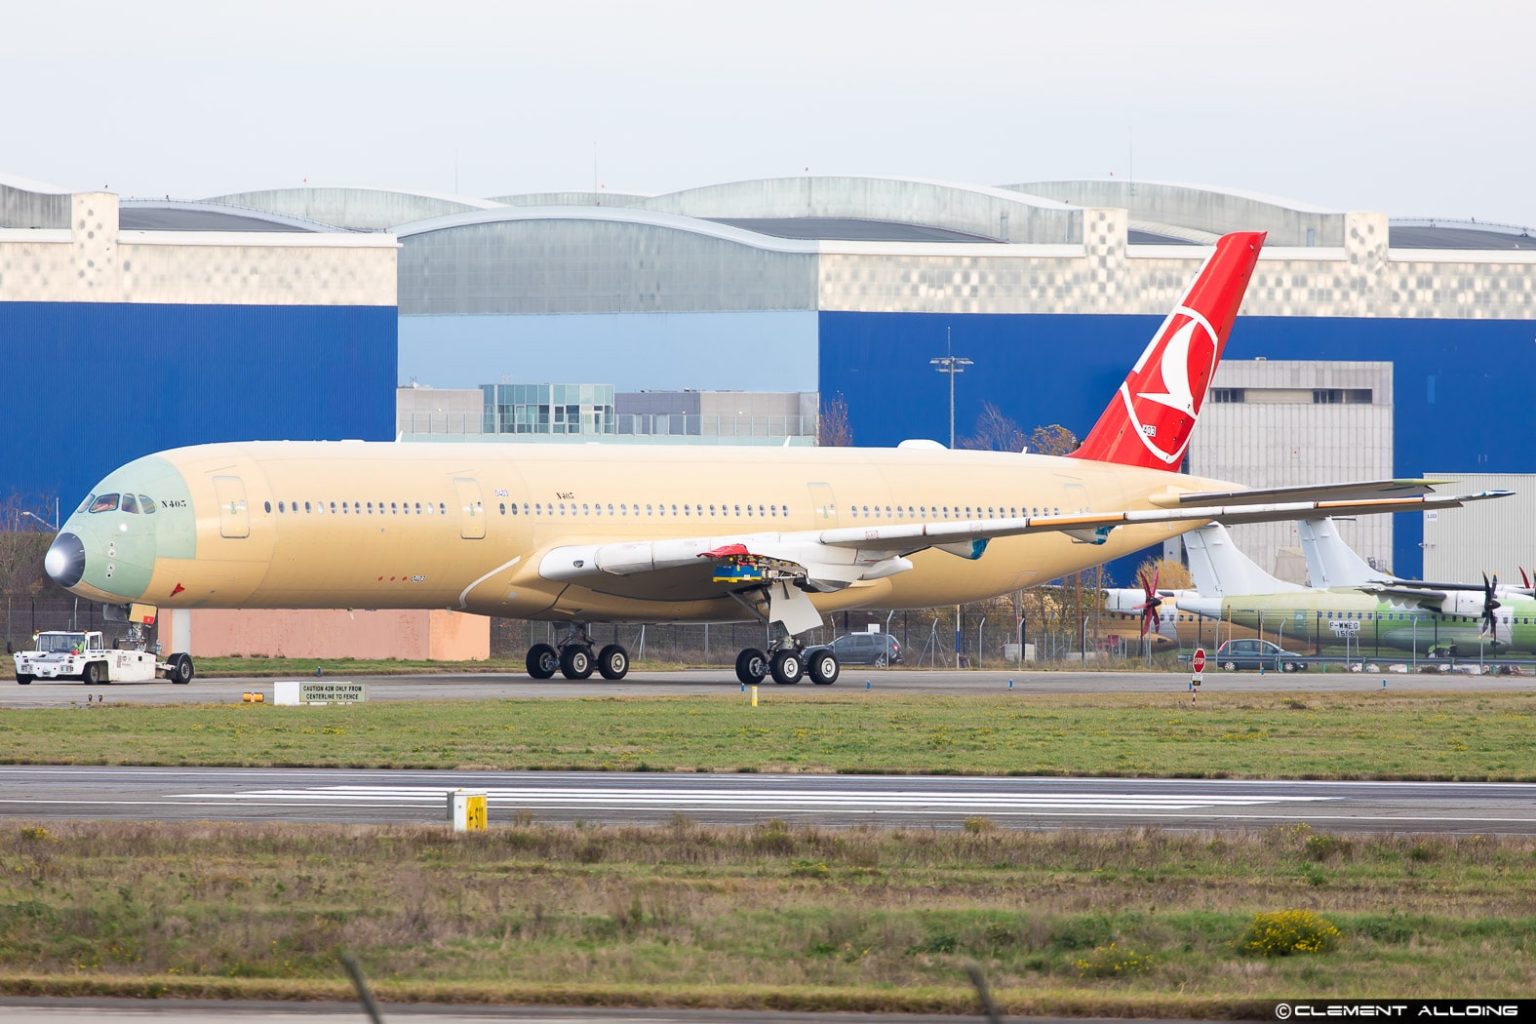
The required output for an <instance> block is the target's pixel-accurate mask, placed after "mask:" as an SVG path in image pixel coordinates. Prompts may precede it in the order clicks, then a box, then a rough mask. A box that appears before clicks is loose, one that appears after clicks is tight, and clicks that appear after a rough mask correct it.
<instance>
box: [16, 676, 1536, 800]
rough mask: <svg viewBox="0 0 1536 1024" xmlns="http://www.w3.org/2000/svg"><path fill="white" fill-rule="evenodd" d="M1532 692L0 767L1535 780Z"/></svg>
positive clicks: (359, 717)
mask: <svg viewBox="0 0 1536 1024" xmlns="http://www.w3.org/2000/svg"><path fill="white" fill-rule="evenodd" d="M1533 734H1536V695H1532V694H1518V693H1517V694H1493V693H1467V694H1451V693H1442V694H1433V693H1404V692H1399V691H1370V692H1367V693H1360V694H1343V693H1327V694H1306V695H1297V694H1284V693H1249V694H1242V693H1222V694H1207V695H1202V696H1201V697H1200V699H1199V705H1198V707H1192V706H1191V702H1190V700H1189V698H1188V696H1187V695H1184V694H1167V695H1145V694H1143V695H1074V696H1028V695H1024V694H1018V695H1009V696H999V697H963V698H951V697H936V696H916V695H898V694H888V693H882V692H880V691H878V690H876V691H861V690H853V691H851V692H840V693H831V692H826V691H822V690H813V689H811V688H808V687H802V688H799V689H797V690H795V691H786V690H782V689H770V690H769V691H768V692H767V693H766V694H765V695H764V698H763V703H762V706H760V707H757V708H752V707H749V706H748V705H747V703H746V702H745V698H741V697H738V696H737V695H735V694H732V695H730V696H719V697H702V698H701V697H686V698H679V697H667V698H591V699H575V700H558V701H545V700H501V701H474V702H468V701H466V702H422V703H411V702H379V703H374V704H364V705H358V706H352V707H305V708H278V707H273V706H270V705H239V704H218V705H164V706H130V705H114V706H107V707H100V706H97V707H91V708H89V709H87V708H84V707H76V708H40V709H28V710H12V711H5V712H0V761H3V762H8V763H52V764H61V763H62V764H137V765H262V766H327V765H330V766H342V767H412V768H493V769H520V768H523V769H526V768H535V769H539V768H542V769H590V770H651V771H696V770H697V771H711V772H732V771H763V772H766V771H790V772H881V773H887V772H888V773H906V772H948V773H976V774H1010V773H1012V774H1084V775H1125V776H1183V777H1233V778H1301V779H1307V778H1315V779H1455V780H1483V779H1496V780H1533V779H1536V759H1533V758H1532V756H1531V751H1532V739H1531V737H1532V735H1533Z"/></svg>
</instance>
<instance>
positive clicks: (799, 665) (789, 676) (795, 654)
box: [768, 651, 805, 686]
mask: <svg viewBox="0 0 1536 1024" xmlns="http://www.w3.org/2000/svg"><path fill="white" fill-rule="evenodd" d="M768 671H769V672H771V673H773V681H774V682H776V683H778V684H779V685H780V686H794V685H795V684H796V683H798V682H799V681H800V680H802V679H804V678H805V661H804V660H803V659H802V658H801V657H800V652H799V651H779V652H778V653H777V654H775V655H774V656H773V660H772V661H770V662H769V663H768Z"/></svg>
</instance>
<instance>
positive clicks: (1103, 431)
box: [1072, 231, 1264, 472]
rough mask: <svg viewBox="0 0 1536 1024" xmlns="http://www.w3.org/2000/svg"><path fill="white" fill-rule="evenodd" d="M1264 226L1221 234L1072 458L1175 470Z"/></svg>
mask: <svg viewBox="0 0 1536 1024" xmlns="http://www.w3.org/2000/svg"><path fill="white" fill-rule="evenodd" d="M1263 245H1264V232H1262V231H1242V232H1237V233H1235V234H1230V235H1225V236H1223V237H1222V238H1221V239H1220V240H1219V241H1218V242H1217V243H1216V251H1215V252H1214V253H1212V254H1211V257H1210V258H1209V259H1207V260H1206V261H1205V265H1204V266H1203V267H1201V268H1200V273H1199V275H1198V276H1197V277H1196V278H1195V282H1194V283H1193V284H1191V285H1190V286H1189V291H1187V292H1185V293H1184V297H1183V299H1181V300H1180V301H1179V303H1178V305H1176V306H1175V307H1174V309H1173V312H1171V313H1169V314H1168V317H1167V318H1166V319H1165V320H1164V321H1163V324H1162V326H1161V327H1159V328H1158V329H1157V333H1156V334H1154V335H1153V336H1152V340H1151V342H1149V343H1148V345H1147V347H1146V350H1145V351H1144V352H1142V354H1141V358H1140V359H1138V360H1136V365H1135V366H1134V367H1132V368H1131V372H1130V375H1129V376H1127V377H1126V378H1125V383H1123V384H1121V385H1120V390H1119V392H1118V393H1117V394H1116V395H1115V397H1114V398H1113V399H1112V400H1111V401H1110V403H1109V407H1108V408H1107V409H1105V410H1104V413H1103V415H1101V416H1100V417H1099V421H1098V422H1097V423H1095V424H1094V425H1093V429H1092V430H1090V431H1089V432H1088V437H1087V438H1086V439H1085V440H1084V441H1083V446H1082V447H1081V448H1079V449H1078V450H1077V451H1075V452H1073V453H1072V457H1073V458H1077V459H1091V460H1092V461H1094V462H1116V463H1119V464H1121V465H1125V466H1144V467H1146V468H1148V469H1167V470H1172V471H1175V472H1177V471H1178V469H1179V465H1180V463H1181V462H1182V461H1183V459H1184V451H1185V449H1187V448H1188V447H1189V438H1190V434H1191V432H1192V431H1193V430H1194V428H1195V420H1196V419H1197V418H1198V417H1199V415H1200V409H1201V407H1202V406H1204V405H1205V395H1206V390H1207V388H1208V387H1209V386H1210V383H1211V377H1212V376H1213V375H1214V374H1215V373H1216V364H1217V363H1218V362H1220V361H1221V353H1222V350H1223V349H1225V348H1226V344H1227V336H1228V335H1229V334H1230V333H1231V332H1232V321H1233V320H1234V319H1235V318H1236V317H1237V310H1238V307H1239V306H1241V305H1242V302H1243V292H1244V291H1245V290H1246V289H1247V287H1248V279H1249V278H1250V277H1251V276H1252V275H1253V268H1254V264H1255V263H1257V262H1258V259H1259V250H1260V249H1261V248H1262V247H1263Z"/></svg>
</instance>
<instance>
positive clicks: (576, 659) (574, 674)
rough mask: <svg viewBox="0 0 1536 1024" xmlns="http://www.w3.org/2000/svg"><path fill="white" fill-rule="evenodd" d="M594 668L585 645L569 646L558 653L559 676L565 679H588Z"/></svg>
mask: <svg viewBox="0 0 1536 1024" xmlns="http://www.w3.org/2000/svg"><path fill="white" fill-rule="evenodd" d="M596 667H597V666H596V665H595V664H594V663H593V661H592V648H590V647H588V646H587V645H586V644H571V645H570V646H569V647H567V648H566V649H565V650H563V651H561V652H560V674H561V675H563V676H565V678H567V679H588V678H590V677H591V675H592V670H593V669H595V668H596Z"/></svg>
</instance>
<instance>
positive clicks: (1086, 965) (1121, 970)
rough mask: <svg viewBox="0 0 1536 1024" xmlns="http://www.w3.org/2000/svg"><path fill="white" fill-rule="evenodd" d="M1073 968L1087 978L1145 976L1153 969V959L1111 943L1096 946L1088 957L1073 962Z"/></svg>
mask: <svg viewBox="0 0 1536 1024" xmlns="http://www.w3.org/2000/svg"><path fill="white" fill-rule="evenodd" d="M1072 966H1074V967H1076V968H1077V971H1078V973H1079V974H1081V975H1082V976H1083V977H1085V978H1120V977H1124V976H1126V975H1128V974H1145V973H1146V972H1147V971H1148V970H1149V969H1151V967H1152V958H1151V957H1150V956H1147V955H1146V954H1144V953H1138V952H1136V951H1135V950H1134V949H1126V948H1124V947H1122V946H1121V945H1120V944H1119V943H1116V942H1110V943H1106V944H1105V945H1102V946H1094V947H1093V951H1092V952H1090V953H1089V954H1088V955H1086V956H1084V957H1082V958H1081V959H1078V960H1074V961H1072Z"/></svg>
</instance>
